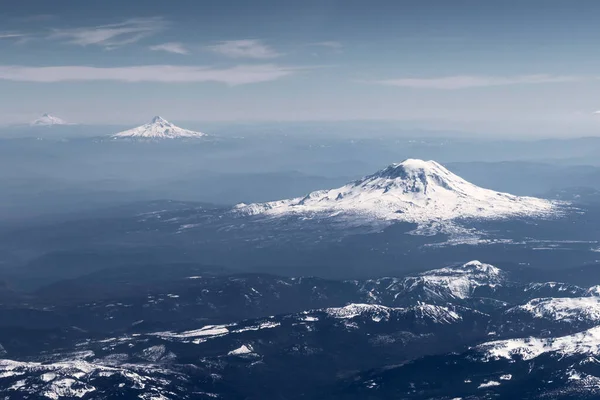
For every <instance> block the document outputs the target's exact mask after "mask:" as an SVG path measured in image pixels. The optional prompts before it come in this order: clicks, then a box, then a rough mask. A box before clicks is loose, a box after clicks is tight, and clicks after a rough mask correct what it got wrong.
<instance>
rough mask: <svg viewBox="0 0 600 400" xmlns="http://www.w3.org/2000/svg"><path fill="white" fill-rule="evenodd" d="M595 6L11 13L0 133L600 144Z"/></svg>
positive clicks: (381, 3)
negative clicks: (38, 129)
mask: <svg viewBox="0 0 600 400" xmlns="http://www.w3.org/2000/svg"><path fill="white" fill-rule="evenodd" d="M598 15H600V2H598V1H595V0H579V1H557V0H528V1H513V0H503V1H480V0H479V1H466V0H454V1H448V0H436V1H434V0H419V1H416V0H415V1H403V0H374V1H363V0H360V1H358V0H303V1H282V0H254V1H246V0H236V1H233V0H214V1H213V0H179V1H155V0H145V1H143V2H134V1H127V2H125V1H114V0H103V1H96V2H89V1H80V0H56V1H47V0H29V1H21V0H3V1H2V2H0V124H4V125H6V124H19V123H27V122H29V121H31V120H33V119H35V118H37V117H39V116H40V115H41V114H42V113H51V114H52V115H56V116H58V117H61V118H63V119H65V120H67V121H69V122H74V123H81V124H132V125H137V124H141V123H144V122H147V121H148V120H150V119H151V118H152V116H154V115H161V116H163V117H165V118H167V119H169V120H173V121H174V122H178V121H195V122H197V123H200V124H201V123H202V121H207V122H209V121H210V122H214V121H223V122H232V123H233V122H235V123H239V122H248V121H253V122H260V121H269V122H274V121H275V122H297V121H354V120H356V121H358V120H366V121H378V120H381V121H399V122H406V123H410V124H412V125H418V126H419V127H422V128H424V129H449V130H464V131H470V132H480V133H481V134H490V135H498V134H500V135H501V134H511V135H525V136H527V135H531V136H544V135H552V136H555V135H564V136H574V135H575V136H587V135H596V134H598V132H600V113H599V114H594V113H595V112H596V111H598V110H600V96H599V93H600V52H598V50H597V48H598V42H599V41H600V24H598V21H597V16H598Z"/></svg>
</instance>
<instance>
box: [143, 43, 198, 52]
mask: <svg viewBox="0 0 600 400" xmlns="http://www.w3.org/2000/svg"><path fill="white" fill-rule="evenodd" d="M148 48H149V49H150V50H152V51H166V52H167V53H174V54H190V51H189V50H188V49H187V48H186V47H185V46H184V45H183V44H181V43H179V42H169V43H162V44H157V45H155V46H150V47H148Z"/></svg>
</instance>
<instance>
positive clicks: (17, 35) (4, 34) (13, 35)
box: [0, 32, 27, 39]
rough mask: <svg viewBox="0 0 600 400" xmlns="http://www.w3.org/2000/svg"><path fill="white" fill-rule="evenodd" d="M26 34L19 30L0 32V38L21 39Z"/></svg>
mask: <svg viewBox="0 0 600 400" xmlns="http://www.w3.org/2000/svg"><path fill="white" fill-rule="evenodd" d="M25 36H27V35H26V34H25V33H21V32H0V39H21V38H23V37H25Z"/></svg>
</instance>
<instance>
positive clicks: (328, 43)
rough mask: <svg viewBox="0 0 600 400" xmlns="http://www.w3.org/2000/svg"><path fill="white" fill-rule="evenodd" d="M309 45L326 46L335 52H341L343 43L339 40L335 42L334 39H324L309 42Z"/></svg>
mask: <svg viewBox="0 0 600 400" xmlns="http://www.w3.org/2000/svg"><path fill="white" fill-rule="evenodd" d="M310 46H317V47H326V48H329V49H331V50H334V51H336V52H341V51H342V49H343V48H344V45H342V44H341V43H340V42H336V41H333V40H328V41H325V42H315V43H311V44H310Z"/></svg>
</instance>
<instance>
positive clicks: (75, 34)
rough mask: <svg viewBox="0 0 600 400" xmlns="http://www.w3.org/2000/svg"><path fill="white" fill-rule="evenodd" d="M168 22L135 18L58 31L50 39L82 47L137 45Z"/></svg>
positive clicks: (157, 19)
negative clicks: (115, 22)
mask: <svg viewBox="0 0 600 400" xmlns="http://www.w3.org/2000/svg"><path fill="white" fill-rule="evenodd" d="M165 26H166V22H165V21H164V20H163V19H162V18H160V17H156V18H134V19H129V20H126V21H123V22H121V23H117V24H109V25H99V26H94V27H84V28H74V29H57V30H55V31H54V32H53V33H52V34H50V36H49V38H50V39H58V40H61V39H63V40H65V41H66V42H67V43H70V44H77V45H81V46H89V45H97V46H104V47H107V48H114V47H119V46H124V45H127V44H131V43H136V42H138V41H140V40H141V39H143V38H145V37H148V36H152V35H154V34H156V33H158V32H159V31H161V30H163V29H164V28H165Z"/></svg>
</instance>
